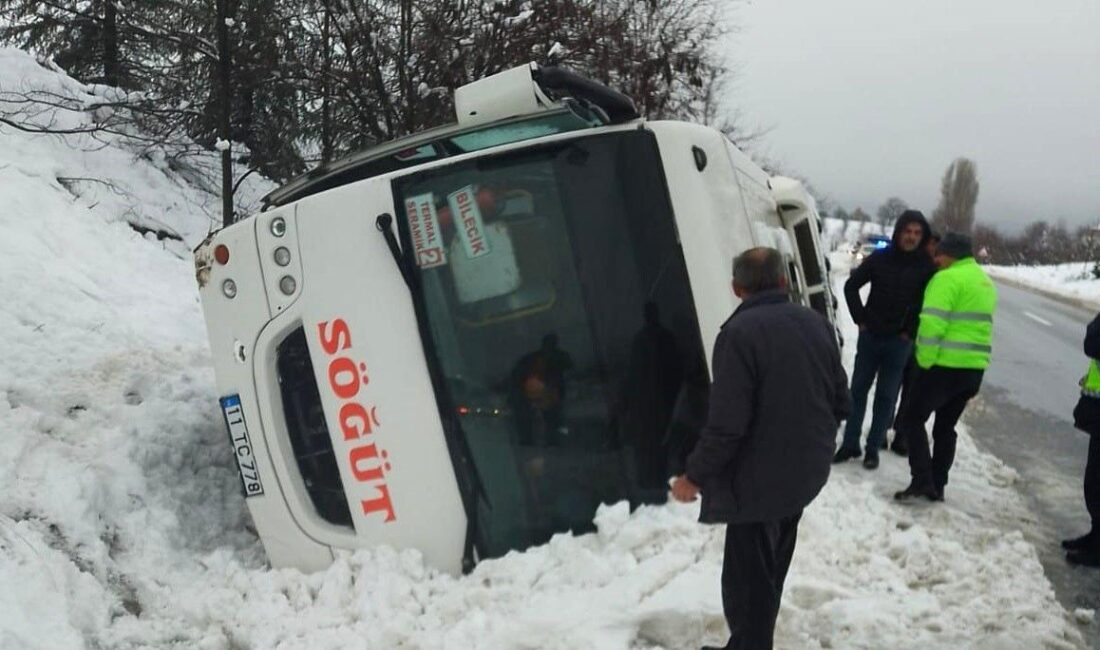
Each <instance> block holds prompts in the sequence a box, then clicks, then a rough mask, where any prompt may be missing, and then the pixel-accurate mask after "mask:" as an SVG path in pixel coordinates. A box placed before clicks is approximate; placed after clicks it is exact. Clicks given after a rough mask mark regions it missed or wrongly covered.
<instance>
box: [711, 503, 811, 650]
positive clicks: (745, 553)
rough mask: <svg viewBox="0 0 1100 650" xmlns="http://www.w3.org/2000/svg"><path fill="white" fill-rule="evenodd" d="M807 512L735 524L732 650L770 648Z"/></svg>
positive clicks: (727, 567)
mask: <svg viewBox="0 0 1100 650" xmlns="http://www.w3.org/2000/svg"><path fill="white" fill-rule="evenodd" d="M801 517H802V512H801V511H799V512H798V513H797V514H794V515H791V516H790V517H785V518H783V519H777V520H774V521H763V522H754V523H749V524H729V525H728V526H727V527H726V552H725V556H724V558H723V559H722V610H723V611H724V613H725V615H726V623H728V624H729V628H730V640H729V643H728V644H726V650H770V648H771V647H772V637H773V636H774V635H775V618H776V616H777V615H778V614H779V601H780V598H782V596H783V581H784V580H786V578H787V569H789V568H790V566H791V557H792V556H793V555H794V544H795V539H796V538H797V537H798V520H799V519H800V518H801Z"/></svg>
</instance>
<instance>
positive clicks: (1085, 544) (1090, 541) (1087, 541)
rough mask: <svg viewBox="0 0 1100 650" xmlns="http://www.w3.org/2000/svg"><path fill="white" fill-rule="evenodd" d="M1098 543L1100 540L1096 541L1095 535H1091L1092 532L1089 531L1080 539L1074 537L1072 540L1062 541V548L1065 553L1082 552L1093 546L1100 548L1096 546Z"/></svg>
mask: <svg viewBox="0 0 1100 650" xmlns="http://www.w3.org/2000/svg"><path fill="white" fill-rule="evenodd" d="M1098 541H1100V540H1098V539H1097V535H1095V534H1093V532H1092V531H1091V530H1090V531H1089V532H1087V533H1085V534H1084V535H1081V536H1080V537H1075V538H1073V539H1063V540H1062V548H1064V549H1066V550H1067V551H1084V550H1086V549H1090V548H1093V547H1095V546H1100V544H1097V542H1098Z"/></svg>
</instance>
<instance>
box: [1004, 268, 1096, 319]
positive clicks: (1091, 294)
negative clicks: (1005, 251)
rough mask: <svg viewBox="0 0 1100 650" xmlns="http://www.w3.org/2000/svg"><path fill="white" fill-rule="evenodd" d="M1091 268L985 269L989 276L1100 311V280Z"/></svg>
mask: <svg viewBox="0 0 1100 650" xmlns="http://www.w3.org/2000/svg"><path fill="white" fill-rule="evenodd" d="M1092 266H1093V265H1092V264H1091V263H1083V262H1074V263H1072V264H1051V265H1046V266H986V267H985V268H986V270H988V271H989V274H990V275H992V276H993V277H995V278H1001V279H1004V280H1009V281H1012V282H1016V283H1018V284H1022V285H1025V286H1028V287H1034V288H1036V289H1040V290H1042V291H1046V292H1049V293H1053V294H1057V295H1059V296H1064V297H1066V298H1071V299H1074V300H1078V301H1081V302H1083V303H1085V304H1087V305H1088V306H1091V307H1097V308H1100V279H1097V278H1095V277H1093V274H1092Z"/></svg>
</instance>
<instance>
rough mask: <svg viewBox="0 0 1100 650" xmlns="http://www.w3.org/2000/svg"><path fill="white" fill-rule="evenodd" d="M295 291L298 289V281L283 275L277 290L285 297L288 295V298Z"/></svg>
mask: <svg viewBox="0 0 1100 650" xmlns="http://www.w3.org/2000/svg"><path fill="white" fill-rule="evenodd" d="M297 289H298V281H297V280H295V279H294V278H293V277H291V276H289V275H284V276H283V278H282V279H281V280H279V290H280V291H282V292H283V293H285V294H286V295H288V296H289V295H291V294H292V293H294V292H295V291H296V290H297Z"/></svg>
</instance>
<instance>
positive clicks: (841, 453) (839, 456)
mask: <svg viewBox="0 0 1100 650" xmlns="http://www.w3.org/2000/svg"><path fill="white" fill-rule="evenodd" d="M862 455H863V452H861V451H860V450H858V449H848V448H846V447H841V448H840V449H837V450H836V456H833V464H834V465H835V464H836V463H843V462H845V461H847V460H848V459H849V458H859V457H860V456H862Z"/></svg>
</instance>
